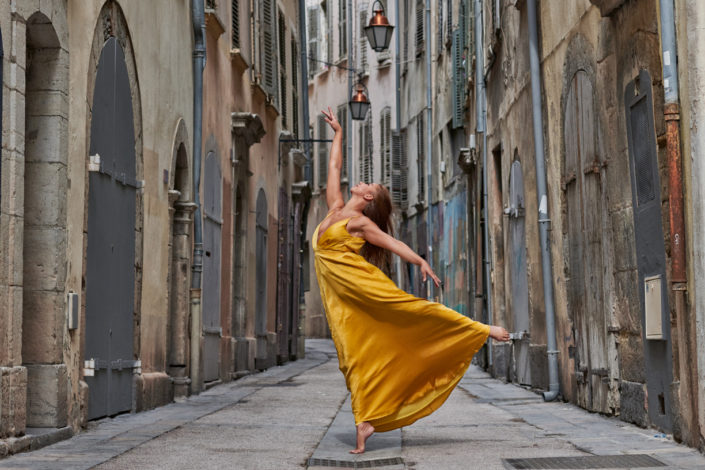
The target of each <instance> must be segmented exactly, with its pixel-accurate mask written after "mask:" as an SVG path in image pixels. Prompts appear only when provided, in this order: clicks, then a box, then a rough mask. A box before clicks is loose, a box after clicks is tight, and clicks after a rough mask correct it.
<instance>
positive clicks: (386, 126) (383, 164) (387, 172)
mask: <svg viewBox="0 0 705 470" xmlns="http://www.w3.org/2000/svg"><path fill="white" fill-rule="evenodd" d="M391 126H392V108H390V107H389V106H387V107H385V108H384V109H382V112H381V113H380V115H379V128H380V138H379V144H380V145H379V157H380V169H381V171H382V184H384V185H385V186H387V188H389V187H391V185H392V129H391Z"/></svg>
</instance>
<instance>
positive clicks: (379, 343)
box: [312, 108, 509, 453]
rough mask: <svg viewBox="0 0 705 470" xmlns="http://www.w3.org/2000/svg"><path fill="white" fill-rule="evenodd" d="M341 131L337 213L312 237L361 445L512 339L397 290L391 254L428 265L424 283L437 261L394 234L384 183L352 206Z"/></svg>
mask: <svg viewBox="0 0 705 470" xmlns="http://www.w3.org/2000/svg"><path fill="white" fill-rule="evenodd" d="M323 114H324V115H325V118H326V122H328V124H329V125H330V126H331V127H332V128H333V130H334V131H335V137H334V138H333V145H332V148H331V152H330V161H329V164H328V182H327V187H326V202H327V203H328V209H329V211H328V215H326V217H325V219H323V221H322V222H321V223H320V224H319V225H318V227H317V228H316V230H315V232H314V234H313V237H312V244H313V251H314V253H315V265H316V274H317V277H318V285H319V287H320V291H321V299H322V301H323V306H324V308H325V311H326V317H327V319H328V325H329V327H330V330H331V335H332V337H333V342H334V343H335V347H336V350H337V351H338V360H339V363H340V370H341V371H342V372H343V375H344V376H345V382H346V385H347V387H348V390H350V395H351V400H352V411H353V415H354V416H355V426H356V428H357V448H356V449H354V450H352V451H351V452H352V453H362V452H364V451H365V442H366V441H367V438H369V437H370V436H371V435H372V433H373V432H375V431H378V432H384V431H390V430H392V429H396V428H400V427H402V426H407V425H409V424H411V423H413V422H414V421H416V420H417V419H419V418H422V417H424V416H426V415H428V414H430V413H432V412H433V411H434V410H436V409H437V408H438V407H439V406H441V405H442V404H443V402H444V401H445V400H446V398H448V396H449V395H450V392H452V391H453V389H454V388H455V386H456V385H457V384H458V382H459V381H460V379H461V378H462V376H463V374H464V373H465V371H466V370H467V368H468V366H469V365H470V361H471V360H472V357H473V355H475V353H476V352H477V351H478V350H479V349H480V348H481V347H482V345H483V344H484V343H485V341H486V340H487V337H488V336H489V337H491V338H493V339H495V340H498V341H508V340H509V333H507V330H505V329H504V328H502V327H498V326H489V325H485V324H482V323H480V322H476V321H473V320H471V319H469V318H467V317H465V316H463V315H461V314H460V313H458V312H455V311H453V310H451V309H449V308H447V307H445V306H444V305H442V304H439V303H435V302H429V301H427V300H425V299H420V298H418V297H414V296H413V295H411V294H408V293H406V292H404V291H403V290H400V289H399V288H397V286H396V284H394V282H393V281H392V280H391V279H389V278H388V277H387V276H386V275H385V274H384V273H383V272H382V271H381V270H380V269H379V268H378V267H377V266H382V265H383V264H384V263H385V261H388V260H389V257H390V256H391V253H395V254H397V255H399V256H400V257H401V258H402V259H403V260H405V261H407V262H409V263H413V264H416V265H418V266H419V268H420V270H421V276H422V279H423V280H424V281H426V279H427V278H431V279H432V280H433V282H434V283H435V284H436V286H438V285H439V283H440V280H439V279H438V277H437V276H436V275H435V274H434V272H433V271H432V270H431V267H430V266H429V265H428V263H427V262H426V261H425V260H424V259H423V258H421V257H420V256H419V255H417V254H416V253H415V252H414V251H412V250H411V249H410V248H409V247H408V246H407V245H406V244H405V243H403V242H401V241H399V240H397V239H395V238H394V237H392V236H391V235H390V232H391V221H390V216H391V213H392V203H391V199H390V197H389V192H388V191H387V189H386V188H385V187H384V186H382V185H379V184H365V183H359V184H358V185H356V186H354V187H353V188H351V190H350V193H351V197H350V199H349V200H348V202H347V203H345V202H344V201H343V195H342V193H341V191H340V168H341V165H342V139H343V135H342V129H341V127H340V124H339V123H338V121H337V119H336V117H335V115H334V114H333V113H332V112H331V110H330V108H328V112H325V111H324V112H323Z"/></svg>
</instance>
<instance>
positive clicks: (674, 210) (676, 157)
mask: <svg viewBox="0 0 705 470" xmlns="http://www.w3.org/2000/svg"><path fill="white" fill-rule="evenodd" d="M659 3H660V14H661V50H662V64H663V88H664V101H665V104H664V119H665V121H666V154H667V156H668V200H669V204H668V218H669V222H670V224H669V225H670V232H671V233H670V237H671V289H672V291H673V297H674V301H675V310H676V328H677V332H678V342H679V343H681V344H679V345H678V358H677V360H678V369H679V370H678V371H677V373H678V376H679V377H678V380H679V381H680V383H681V384H682V387H681V388H680V394H681V397H680V403H681V410H680V411H681V413H680V414H681V418H682V419H683V421H684V422H685V424H686V425H685V428H686V430H685V432H684V433H683V434H684V437H685V439H684V440H688V441H689V443H690V444H691V445H697V444H698V440H697V439H696V436H697V434H698V433H697V432H696V419H697V416H698V406H699V405H698V400H697V399H696V398H695V397H697V390H696V389H694V385H695V384H694V381H693V377H695V376H696V374H697V372H696V371H697V354H696V353H694V354H690V351H691V349H692V346H693V344H694V339H692V338H691V337H690V335H689V332H690V331H691V328H688V326H687V325H686V314H687V306H686V291H687V282H688V279H687V275H686V265H685V264H686V259H685V217H684V213H683V162H682V155H681V142H680V103H679V101H680V100H679V96H678V94H679V93H678V53H677V50H676V35H675V21H674V19H675V18H674V10H673V0H661V1H660V2H659ZM691 340H692V341H691ZM687 407H690V410H689V411H688V412H683V411H684V410H685V409H686V408H687Z"/></svg>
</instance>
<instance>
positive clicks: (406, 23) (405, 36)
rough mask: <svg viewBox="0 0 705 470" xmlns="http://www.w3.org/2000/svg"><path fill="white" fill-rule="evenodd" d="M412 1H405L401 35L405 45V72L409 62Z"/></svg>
mask: <svg viewBox="0 0 705 470" xmlns="http://www.w3.org/2000/svg"><path fill="white" fill-rule="evenodd" d="M410 1H412V0H404V30H403V33H402V35H401V40H402V44H403V45H404V53H403V55H402V59H403V60H402V62H403V63H404V64H403V66H404V70H406V66H407V65H406V64H407V62H408V61H409V2H410Z"/></svg>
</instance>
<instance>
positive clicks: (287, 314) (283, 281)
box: [277, 188, 291, 363]
mask: <svg viewBox="0 0 705 470" xmlns="http://www.w3.org/2000/svg"><path fill="white" fill-rule="evenodd" d="M278 221H279V230H278V232H279V248H278V253H277V271H278V272H277V343H278V348H279V352H278V353H277V356H278V358H277V361H278V362H280V363H282V362H286V361H288V360H289V344H290V330H289V322H290V320H291V259H290V250H289V198H288V197H287V195H286V189H284V188H279V218H278Z"/></svg>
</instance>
